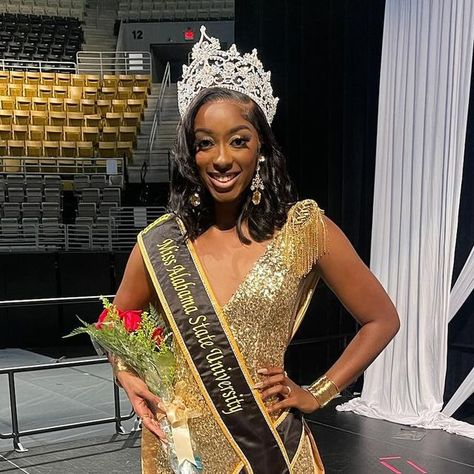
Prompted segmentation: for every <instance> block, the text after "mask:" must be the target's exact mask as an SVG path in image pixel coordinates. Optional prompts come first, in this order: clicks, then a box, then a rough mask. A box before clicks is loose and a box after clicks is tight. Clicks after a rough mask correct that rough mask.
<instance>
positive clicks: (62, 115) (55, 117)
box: [49, 112, 67, 127]
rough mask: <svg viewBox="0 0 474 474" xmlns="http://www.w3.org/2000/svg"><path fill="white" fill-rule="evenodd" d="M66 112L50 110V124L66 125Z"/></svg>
mask: <svg viewBox="0 0 474 474" xmlns="http://www.w3.org/2000/svg"><path fill="white" fill-rule="evenodd" d="M66 117H67V116H66V112H50V113H49V123H50V125H57V126H61V127H63V126H64V125H66Z"/></svg>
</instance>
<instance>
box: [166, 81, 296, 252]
mask: <svg viewBox="0 0 474 474" xmlns="http://www.w3.org/2000/svg"><path fill="white" fill-rule="evenodd" d="M221 100H230V101H236V102H241V103H243V104H249V105H251V107H249V110H248V112H247V113H246V115H245V118H246V120H248V121H249V122H250V123H251V124H252V125H253V126H254V127H255V129H256V130H257V132H258V136H259V139H260V143H261V149H260V153H261V154H262V155H264V156H265V158H266V160H265V162H264V163H262V165H261V166H260V176H261V177H262V180H263V183H264V186H265V189H264V190H263V191H262V199H261V202H260V204H259V205H257V206H256V205H254V204H253V203H252V191H251V190H250V185H249V186H248V188H247V189H246V190H245V191H244V193H245V195H244V196H243V199H242V208H241V210H240V214H239V216H238V219H237V233H238V236H239V239H240V240H241V242H243V243H245V244H249V243H250V241H249V240H248V239H247V238H246V237H245V236H244V234H243V233H242V222H244V221H245V220H247V223H248V229H249V233H250V236H251V237H252V239H253V240H255V241H257V242H262V241H264V240H267V239H269V238H271V237H272V236H273V234H274V232H275V230H277V229H280V228H281V227H282V226H283V224H284V223H285V222H286V217H287V213H288V209H289V207H290V206H291V205H292V204H293V203H294V202H295V201H296V194H295V191H294V187H293V184H292V182H291V179H290V177H289V175H288V173H287V170H286V160H285V157H284V156H283V154H282V152H281V151H280V148H279V146H278V144H277V142H276V140H275V136H274V135H273V132H272V130H271V128H270V125H269V124H268V122H267V119H266V117H265V114H264V113H263V111H262V109H261V108H260V107H259V106H258V105H257V104H256V103H255V102H254V101H253V100H252V99H251V98H250V97H248V96H247V95H245V94H242V93H240V92H236V91H232V90H229V89H224V88H218V87H213V88H208V89H203V90H202V91H201V92H200V93H199V94H198V95H197V96H196V97H195V98H194V100H193V101H192V103H191V105H190V106H189V108H188V110H187V112H186V115H185V116H184V117H183V119H182V120H181V122H180V123H179V125H178V130H177V138H176V142H175V145H174V147H173V152H172V171H171V186H170V196H169V202H168V208H169V210H170V211H171V212H173V213H175V214H177V215H178V216H179V217H180V218H181V220H182V221H183V222H184V225H185V227H186V230H187V236H188V237H189V238H190V239H191V240H194V239H196V238H197V237H198V236H199V235H201V234H202V233H203V232H204V231H205V230H207V229H208V228H209V227H210V226H211V225H213V224H214V199H213V198H212V196H211V194H210V193H209V191H208V190H207V189H206V187H205V186H204V185H203V183H202V181H201V178H200V176H199V172H198V168H197V165H196V159H195V135H194V120H195V118H196V115H197V113H198V111H199V109H200V108H201V107H202V106H203V105H204V104H206V103H208V102H215V101H221ZM198 187H200V192H199V194H200V198H201V204H200V205H199V206H198V207H193V206H192V205H191V203H190V197H191V195H192V194H194V193H195V192H196V191H197V189H198Z"/></svg>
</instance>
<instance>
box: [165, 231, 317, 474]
mask: <svg viewBox="0 0 474 474" xmlns="http://www.w3.org/2000/svg"><path fill="white" fill-rule="evenodd" d="M284 245H285V240H284V239H283V238H281V234H280V233H277V234H276V237H275V238H274V239H273V240H272V241H271V242H270V244H269V245H268V247H267V249H266V251H265V252H264V254H263V255H262V256H261V257H260V258H259V259H258V260H257V261H256V263H255V264H254V266H253V267H252V268H251V270H250V272H249V273H248V274H247V276H246V277H245V279H244V281H243V282H242V283H241V284H240V286H239V287H238V288H237V290H236V292H235V293H234V295H233V296H232V297H231V299H230V300H229V302H228V303H227V304H226V305H225V306H224V307H223V308H222V310H223V313H224V315H225V317H226V319H227V322H228V324H229V326H230V328H231V330H232V333H233V335H234V338H235V340H236V342H237V345H238V347H239V350H240V352H241V353H242V356H243V358H244V360H245V362H246V365H247V367H248V369H249V372H250V375H251V377H252V379H253V381H254V382H255V383H256V382H258V381H260V380H261V376H259V375H258V374H257V370H258V369H259V368H262V367H265V366H281V367H282V366H283V363H284V355H285V351H286V348H287V346H288V343H289V342H290V339H291V337H292V333H293V327H294V321H295V315H296V313H297V309H298V308H299V306H300V301H299V300H300V295H301V291H300V290H301V288H302V286H303V284H304V280H305V279H304V277H302V276H298V275H297V273H295V272H294V271H292V270H291V267H289V266H288V264H287V262H285V259H284ZM175 351H176V358H177V368H176V376H175V382H176V394H177V395H180V396H181V397H183V399H184V401H185V403H186V405H187V406H188V407H190V408H193V409H197V410H199V411H200V412H201V413H202V416H200V417H199V418H195V419H191V420H190V430H191V436H192V438H193V442H195V444H196V447H197V449H198V451H199V454H200V455H201V457H202V459H203V463H204V465H205V466H206V470H205V472H206V473H213V474H214V473H224V472H233V471H232V470H231V469H230V467H231V466H236V465H237V463H238V462H239V459H238V457H237V455H236V453H235V452H234V450H233V449H232V447H231V445H230V444H229V443H228V441H227V439H226V438H225V436H224V435H223V433H222V431H221V430H220V428H219V426H218V424H217V423H216V421H215V419H214V417H213V415H212V414H211V412H210V410H209V408H208V406H207V404H206V402H205V399H204V397H203V396H202V394H201V392H200V390H199V388H198V385H197V383H196V381H195V380H194V377H193V374H192V372H191V371H190V369H189V367H188V365H187V363H186V360H185V358H184V355H183V354H182V352H181V351H180V348H179V347H178V345H177V344H175ZM267 403H268V401H267ZM278 415H279V414H278V413H276V414H274V415H273V416H272V418H274V419H276V418H277V417H278ZM305 449H306V451H305V453H306V454H305V453H304V452H302V453H301V455H300V456H299V460H297V462H296V464H297V465H299V467H298V466H295V470H294V471H293V472H295V473H300V472H301V473H303V472H304V473H306V472H311V470H308V466H309V464H308V463H311V466H312V462H313V461H312V455H311V452H310V448H309V447H306V448H305ZM303 451H304V450H303ZM160 463H162V465H159V466H158V468H159V469H158V472H160V473H161V472H168V471H166V466H167V460H166V457H159V459H158V464H160ZM224 466H225V468H224ZM160 469H161V470H160ZM311 469H312V468H311ZM318 472H319V471H318Z"/></svg>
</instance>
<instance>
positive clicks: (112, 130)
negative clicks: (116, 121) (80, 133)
mask: <svg viewBox="0 0 474 474" xmlns="http://www.w3.org/2000/svg"><path fill="white" fill-rule="evenodd" d="M118 130H119V129H118V127H104V128H103V129H102V141H104V142H116V141H117V139H118Z"/></svg>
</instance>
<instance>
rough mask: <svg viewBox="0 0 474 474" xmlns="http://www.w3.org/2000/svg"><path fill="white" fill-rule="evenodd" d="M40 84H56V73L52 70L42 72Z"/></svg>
mask: <svg viewBox="0 0 474 474" xmlns="http://www.w3.org/2000/svg"><path fill="white" fill-rule="evenodd" d="M41 84H45V85H48V86H54V85H55V84H56V74H55V73H54V72H42V73H41Z"/></svg>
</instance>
